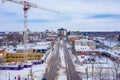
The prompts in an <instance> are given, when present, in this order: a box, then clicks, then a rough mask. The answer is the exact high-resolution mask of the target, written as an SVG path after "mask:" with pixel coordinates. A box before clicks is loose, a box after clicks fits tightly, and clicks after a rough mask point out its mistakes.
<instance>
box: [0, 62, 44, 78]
mask: <svg viewBox="0 0 120 80" xmlns="http://www.w3.org/2000/svg"><path fill="white" fill-rule="evenodd" d="M31 69H32V73H33V78H34V80H40V79H41V78H42V77H43V74H44V73H45V69H46V64H40V65H34V66H32V67H31V68H25V69H23V70H0V80H17V79H18V76H20V78H21V80H25V79H28V78H29V80H30V79H31V77H30V70H31ZM15 78H16V79H15Z"/></svg>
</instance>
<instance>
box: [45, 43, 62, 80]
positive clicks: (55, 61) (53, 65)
mask: <svg viewBox="0 0 120 80" xmlns="http://www.w3.org/2000/svg"><path fill="white" fill-rule="evenodd" d="M54 50H55V51H54V53H53V55H52V57H51V59H50V61H49V66H48V68H47V71H46V73H45V75H44V78H46V79H47V80H56V78H57V71H58V66H59V65H60V64H59V63H60V57H59V43H57V47H56V49H54Z"/></svg>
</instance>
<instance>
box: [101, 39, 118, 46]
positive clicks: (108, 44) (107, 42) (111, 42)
mask: <svg viewBox="0 0 120 80" xmlns="http://www.w3.org/2000/svg"><path fill="white" fill-rule="evenodd" d="M101 42H102V43H103V44H104V45H105V46H109V47H114V46H116V45H117V44H118V42H115V41H108V40H104V41H102V40H101Z"/></svg>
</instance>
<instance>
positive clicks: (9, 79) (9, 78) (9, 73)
mask: <svg viewBox="0 0 120 80" xmlns="http://www.w3.org/2000/svg"><path fill="white" fill-rule="evenodd" d="M9 80H10V72H9Z"/></svg>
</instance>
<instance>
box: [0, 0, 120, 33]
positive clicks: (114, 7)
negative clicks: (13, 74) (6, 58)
mask: <svg viewBox="0 0 120 80" xmlns="http://www.w3.org/2000/svg"><path fill="white" fill-rule="evenodd" d="M21 1H22V0H21ZM26 1H28V2H30V3H34V4H37V5H39V6H42V7H46V8H49V9H52V10H55V11H58V12H60V14H58V13H53V12H49V11H44V10H42V9H37V8H32V7H31V8H30V9H29V11H28V13H27V14H28V23H27V25H28V26H27V27H28V29H30V31H44V30H57V29H59V28H65V29H67V30H70V31H120V0H26ZM22 30H24V12H23V5H20V4H16V3H13V2H10V1H6V2H5V3H3V4H2V3H0V31H22Z"/></svg>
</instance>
